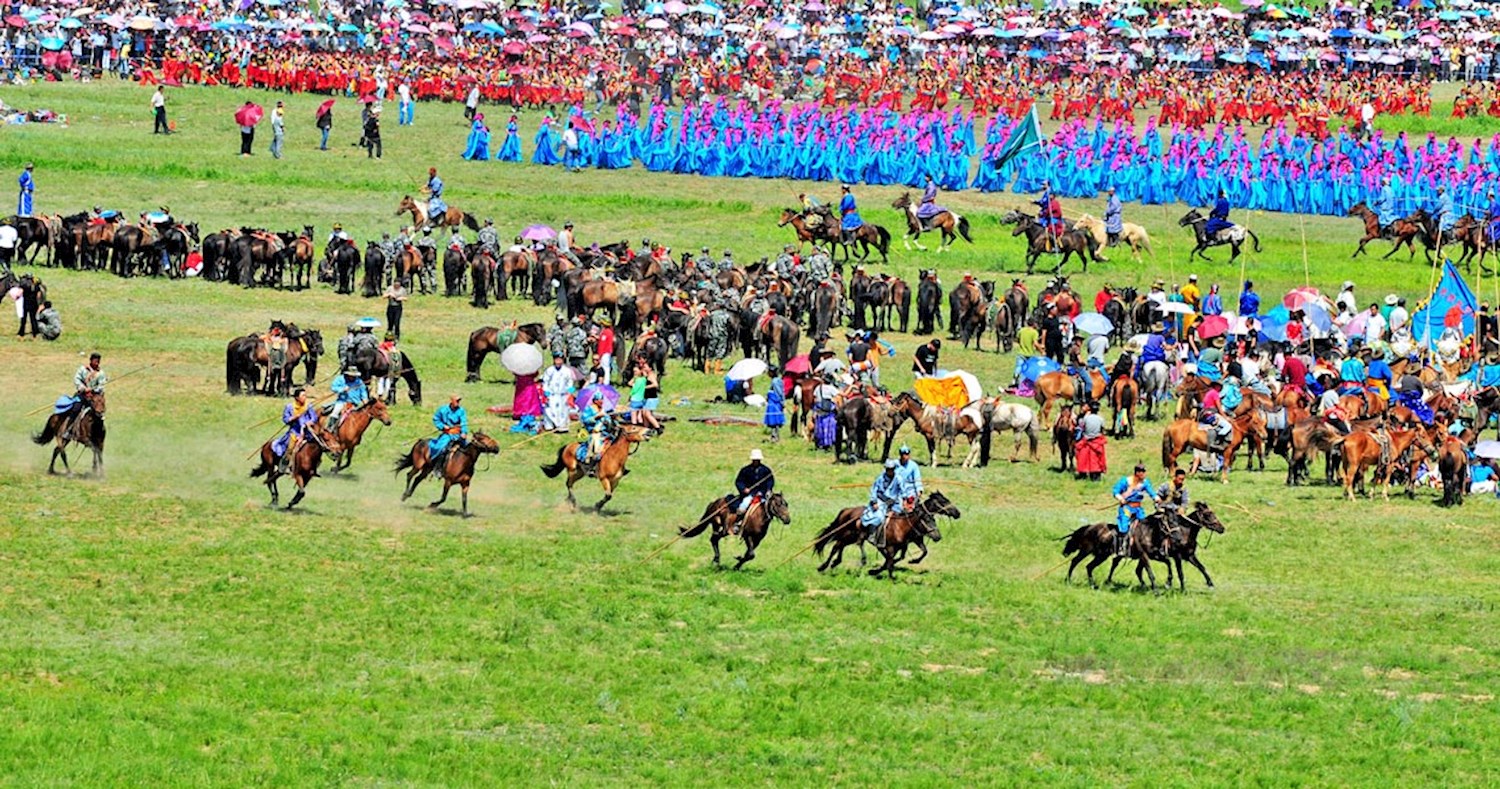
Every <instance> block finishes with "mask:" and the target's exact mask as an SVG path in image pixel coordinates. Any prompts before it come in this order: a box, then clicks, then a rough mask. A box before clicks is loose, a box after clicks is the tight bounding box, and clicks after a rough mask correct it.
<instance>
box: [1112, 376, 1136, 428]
mask: <svg viewBox="0 0 1500 789" xmlns="http://www.w3.org/2000/svg"><path fill="white" fill-rule="evenodd" d="M1140 399H1141V388H1140V385H1139V384H1137V383H1136V382H1135V379H1134V378H1131V377H1130V376H1128V375H1122V376H1120V377H1119V378H1116V379H1115V380H1114V381H1113V382H1111V383H1110V385H1109V407H1110V417H1109V425H1110V433H1111V434H1112V435H1114V437H1115V438H1121V437H1129V438H1134V437H1135V405H1136V403H1138V402H1140ZM1122 417H1123V419H1122ZM1122 422H1123V424H1122Z"/></svg>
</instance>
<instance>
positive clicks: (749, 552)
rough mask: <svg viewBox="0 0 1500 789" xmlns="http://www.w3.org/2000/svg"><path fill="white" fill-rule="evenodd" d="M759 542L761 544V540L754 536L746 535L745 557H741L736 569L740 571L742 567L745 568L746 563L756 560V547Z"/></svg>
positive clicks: (735, 566) (736, 563)
mask: <svg viewBox="0 0 1500 789" xmlns="http://www.w3.org/2000/svg"><path fill="white" fill-rule="evenodd" d="M758 542H760V540H759V539H758V538H757V537H755V536H754V535H752V534H749V533H747V534H746V535H745V555H744V556H741V557H739V561H737V562H735V565H734V569H736V570H738V569H740V568H741V567H744V566H745V562H748V561H750V560H751V559H754V558H755V545H756V543H758Z"/></svg>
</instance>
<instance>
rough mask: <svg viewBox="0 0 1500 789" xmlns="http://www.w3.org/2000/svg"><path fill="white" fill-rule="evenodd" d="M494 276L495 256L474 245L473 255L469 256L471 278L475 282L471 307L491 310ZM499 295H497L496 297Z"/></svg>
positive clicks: (470, 302)
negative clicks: (491, 290) (492, 280)
mask: <svg viewBox="0 0 1500 789" xmlns="http://www.w3.org/2000/svg"><path fill="white" fill-rule="evenodd" d="M494 276H495V256H494V255H491V254H490V253H489V251H488V250H485V249H483V248H480V247H479V246H478V245H477V244H476V245H474V249H473V254H471V255H470V256H469V278H470V279H471V280H473V281H474V297H473V298H472V299H470V301H469V304H470V305H472V306H474V307H476V308H478V309H482V310H487V309H489V308H490V289H491V287H492V283H491V282H490V280H491V279H492V278H493V277H494ZM497 290H498V288H497ZM498 295H499V294H498V293H497V294H496V296H497V297H498Z"/></svg>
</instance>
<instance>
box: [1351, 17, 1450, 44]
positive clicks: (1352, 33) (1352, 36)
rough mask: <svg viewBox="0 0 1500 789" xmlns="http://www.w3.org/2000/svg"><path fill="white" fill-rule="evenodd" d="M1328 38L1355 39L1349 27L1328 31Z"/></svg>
mask: <svg viewBox="0 0 1500 789" xmlns="http://www.w3.org/2000/svg"><path fill="white" fill-rule="evenodd" d="M1438 16H1439V17H1441V16H1442V14H1438ZM1453 18H1454V19H1457V18H1458V14H1454V15H1453ZM1328 37H1329V38H1354V31H1353V30H1350V29H1349V28H1347V27H1336V28H1334V29H1332V30H1330V31H1328Z"/></svg>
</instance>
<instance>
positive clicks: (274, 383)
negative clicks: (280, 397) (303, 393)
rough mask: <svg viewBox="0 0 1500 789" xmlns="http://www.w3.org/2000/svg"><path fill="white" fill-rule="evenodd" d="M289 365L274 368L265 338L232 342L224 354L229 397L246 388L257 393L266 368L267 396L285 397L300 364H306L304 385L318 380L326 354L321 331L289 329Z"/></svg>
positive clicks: (256, 336)
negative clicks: (321, 363) (323, 357)
mask: <svg viewBox="0 0 1500 789" xmlns="http://www.w3.org/2000/svg"><path fill="white" fill-rule="evenodd" d="M286 332H287V347H286V364H285V366H283V367H282V368H281V369H279V370H271V369H270V354H269V350H268V349H267V347H266V342H265V338H264V336H262V335H260V334H247V335H245V336H244V337H236V338H234V339H233V340H230V341H229V344H228V346H227V347H226V348H225V351H224V379H225V389H226V391H228V392H229V394H232V395H237V394H240V393H241V392H242V391H243V389H244V388H245V387H248V388H249V389H250V391H251V392H252V393H254V391H255V389H256V387H257V386H258V384H259V381H260V369H261V368H266V380H265V387H264V390H263V393H264V394H268V395H274V394H285V393H286V391H287V390H288V389H290V388H291V379H292V372H293V371H294V370H296V369H297V365H299V364H302V365H305V373H306V375H305V377H304V380H303V383H304V385H307V384H310V383H311V382H312V380H313V379H314V378H316V377H317V372H318V357H319V356H322V355H323V333H322V332H320V331H318V330H317V329H307V330H302V329H299V328H297V327H296V326H295V325H289V326H287V327H286Z"/></svg>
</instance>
